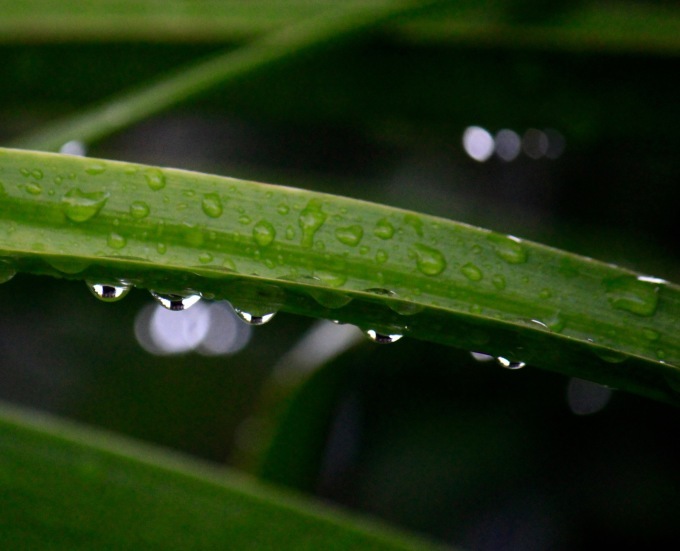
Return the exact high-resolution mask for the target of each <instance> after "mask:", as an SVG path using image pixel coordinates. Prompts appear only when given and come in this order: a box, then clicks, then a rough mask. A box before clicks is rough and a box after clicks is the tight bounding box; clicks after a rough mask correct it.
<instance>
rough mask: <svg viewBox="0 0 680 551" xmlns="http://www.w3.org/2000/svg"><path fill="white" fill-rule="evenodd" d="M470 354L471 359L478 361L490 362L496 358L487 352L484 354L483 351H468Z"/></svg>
mask: <svg viewBox="0 0 680 551" xmlns="http://www.w3.org/2000/svg"><path fill="white" fill-rule="evenodd" d="M470 356H472V357H473V359H475V360H476V361H478V362H491V361H494V360H495V359H496V358H494V357H493V356H491V355H489V354H484V353H483V352H470Z"/></svg>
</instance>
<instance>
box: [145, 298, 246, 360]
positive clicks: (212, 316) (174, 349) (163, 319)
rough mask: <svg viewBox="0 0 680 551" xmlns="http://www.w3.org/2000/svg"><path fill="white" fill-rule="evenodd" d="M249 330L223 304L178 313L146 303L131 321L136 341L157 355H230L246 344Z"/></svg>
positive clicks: (196, 305) (198, 304) (195, 307)
mask: <svg viewBox="0 0 680 551" xmlns="http://www.w3.org/2000/svg"><path fill="white" fill-rule="evenodd" d="M251 331H252V328H251V327H249V326H247V325H244V324H243V323H241V322H240V321H239V320H238V319H237V318H236V315H235V314H234V313H233V311H232V310H231V308H230V307H229V306H228V305H227V304H226V303H212V304H211V303H206V302H198V303H197V304H195V305H194V306H193V307H192V308H191V309H187V310H181V311H171V310H167V309H165V308H163V307H162V306H160V305H158V304H149V305H147V306H145V307H144V308H142V309H141V310H140V312H139V313H138V314H137V318H136V320H135V336H136V338H137V342H139V344H140V346H141V347H142V348H144V350H146V351H147V352H150V353H151V354H155V355H158V356H163V355H171V354H182V353H186V352H191V351H196V352H198V353H200V354H202V355H204V356H217V355H226V354H234V353H236V352H238V351H239V350H241V349H242V348H243V347H245V346H246V345H247V344H248V342H249V341H250V337H251Z"/></svg>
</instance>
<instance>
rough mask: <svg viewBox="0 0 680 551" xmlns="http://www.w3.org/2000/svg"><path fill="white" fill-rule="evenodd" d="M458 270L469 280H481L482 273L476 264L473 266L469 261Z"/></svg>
mask: <svg viewBox="0 0 680 551" xmlns="http://www.w3.org/2000/svg"><path fill="white" fill-rule="evenodd" d="M460 271H461V273H462V274H463V275H464V276H465V277H467V278H468V279H469V280H470V281H481V279H482V278H483V277H484V274H482V271H481V270H480V269H479V268H478V267H477V266H475V265H474V264H472V263H470V262H468V263H467V264H465V265H464V266H463V267H462V268H461V269H460Z"/></svg>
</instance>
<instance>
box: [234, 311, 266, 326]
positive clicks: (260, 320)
mask: <svg viewBox="0 0 680 551" xmlns="http://www.w3.org/2000/svg"><path fill="white" fill-rule="evenodd" d="M234 312H236V315H237V316H238V317H239V318H241V319H242V320H243V321H245V322H246V323H247V324H248V325H264V324H265V323H267V322H268V321H270V320H271V319H272V318H273V317H274V316H275V315H276V312H269V313H267V314H262V315H259V316H256V315H254V314H251V313H249V312H246V311H244V310H240V309H238V308H234Z"/></svg>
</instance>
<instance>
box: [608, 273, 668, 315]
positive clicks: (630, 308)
mask: <svg viewBox="0 0 680 551" xmlns="http://www.w3.org/2000/svg"><path fill="white" fill-rule="evenodd" d="M603 283H604V286H605V289H606V294H607V300H609V304H611V305H612V307H613V308H616V309H617V310H624V311H626V312H630V313H632V314H636V315H638V316H651V315H653V314H654V312H656V306H657V303H658V301H659V284H658V283H653V282H650V281H646V280H640V279H638V278H635V277H634V276H620V277H616V278H612V279H606V280H604V282H603Z"/></svg>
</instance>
